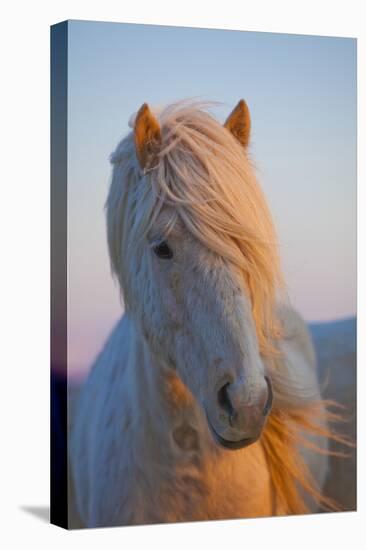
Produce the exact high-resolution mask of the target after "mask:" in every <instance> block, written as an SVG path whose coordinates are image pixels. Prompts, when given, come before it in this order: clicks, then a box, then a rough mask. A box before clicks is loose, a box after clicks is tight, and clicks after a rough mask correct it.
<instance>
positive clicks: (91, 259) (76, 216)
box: [68, 21, 356, 368]
mask: <svg viewBox="0 0 366 550" xmlns="http://www.w3.org/2000/svg"><path fill="white" fill-rule="evenodd" d="M68 84H69V103H68V105H69V113H68V115H69V118H68V124H69V126H68V132H69V142H68V143H69V149H68V151H69V157H68V170H69V172H68V174H69V195H68V201H69V218H68V223H69V363H70V365H71V367H73V368H84V367H86V366H88V363H90V361H91V360H92V358H93V357H94V355H95V353H96V352H97V351H98V349H99V347H100V345H101V344H102V342H103V340H104V339H105V337H106V335H107V334H108V332H109V331H110V329H111V327H112V326H113V323H114V322H115V320H116V319H117V318H118V316H119V314H120V311H121V306H120V303H119V296H118V291H117V289H116V287H115V285H114V283H113V282H112V279H111V276H110V272H109V263H108V257H107V248H106V237H105V220H104V212H103V205H104V202H105V199H106V194H107V190H108V183H109V177H110V165H109V162H108V157H109V154H110V153H111V152H112V151H113V149H114V147H115V146H116V144H117V143H118V141H119V140H120V139H121V137H123V136H124V135H125V133H126V132H127V130H128V126H127V123H128V119H129V118H130V116H131V114H132V113H133V112H135V111H136V110H137V109H138V108H139V107H140V105H141V104H142V103H143V102H145V101H147V102H149V103H151V104H152V105H161V104H165V103H169V102H172V101H175V100H177V99H183V98H186V97H197V96H198V97H200V98H202V99H209V100H216V101H220V102H222V103H223V104H224V105H223V106H222V107H220V108H218V109H216V114H217V116H218V117H219V118H220V119H221V120H224V118H225V117H226V115H227V114H228V112H229V111H230V110H231V109H232V108H233V107H234V105H235V104H236V103H237V101H238V100H239V99H240V98H241V97H243V98H244V99H245V100H246V101H247V103H248V105H249V108H250V111H251V116H252V127H253V132H252V143H251V155H252V157H253V159H254V161H255V164H256V166H257V169H258V178H259V180H260V182H261V184H262V187H263V189H264V192H265V194H266V196H267V199H268V202H269V205H270V208H271V211H272V214H273V217H274V220H275V223H276V226H277V230H278V234H279V240H280V245H281V254H282V260H283V266H284V271H285V276H286V280H287V284H288V291H289V296H290V299H291V301H292V303H293V304H294V306H295V307H297V309H298V310H299V311H300V312H301V313H302V314H303V316H304V317H305V318H306V319H308V320H330V319H334V318H339V317H343V316H348V315H353V314H355V312H356V41H355V40H353V39H349V38H347V39H345V38H327V37H313V36H298V35H282V34H270V33H252V32H242V31H220V30H206V29H189V28H178V27H158V26H147V25H130V24H122V23H96V22H82V21H72V22H70V23H69V81H68Z"/></svg>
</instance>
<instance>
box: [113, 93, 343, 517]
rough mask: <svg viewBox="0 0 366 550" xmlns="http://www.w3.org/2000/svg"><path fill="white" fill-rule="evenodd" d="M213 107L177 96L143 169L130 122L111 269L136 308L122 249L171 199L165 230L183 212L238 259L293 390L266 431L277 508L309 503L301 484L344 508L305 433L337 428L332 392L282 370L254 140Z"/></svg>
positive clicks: (270, 355) (118, 167)
mask: <svg viewBox="0 0 366 550" xmlns="http://www.w3.org/2000/svg"><path fill="white" fill-rule="evenodd" d="M207 107H209V105H205V104H201V103H195V102H191V101H190V102H178V103H175V104H173V105H170V106H168V107H167V108H164V109H163V110H161V111H160V113H158V115H157V116H158V120H159V123H160V126H161V135H162V147H161V149H160V151H159V153H158V162H157V163H156V165H155V166H154V167H153V168H151V169H149V170H146V171H145V172H142V171H141V170H140V168H139V164H138V162H137V159H136V153H135V147H134V141H133V134H132V132H131V133H130V134H129V135H128V136H127V137H126V138H125V139H124V140H123V141H122V142H121V143H120V145H119V146H118V148H117V149H116V151H115V152H114V153H113V155H112V157H111V162H112V164H113V165H114V175H113V179H112V184H111V189H110V193H109V197H108V201H107V205H106V206H107V210H108V216H107V222H108V243H109V251H110V258H111V263H112V269H113V272H114V273H115V274H116V276H117V277H118V279H119V282H120V287H121V290H122V294H123V299H124V303H125V306H126V309H128V308H129V307H130V299H131V298H130V294H129V286H130V283H129V275H128V273H127V270H126V269H125V265H124V259H125V258H128V257H129V251H132V250H133V249H134V250H136V247H138V246H141V244H142V242H143V238H144V236H146V234H147V232H148V230H149V228H150V226H151V224H152V223H153V221H154V219H156V217H157V216H158V214H159V212H160V211H161V209H162V208H163V206H164V205H172V206H174V214H173V215H172V218H171V219H170V220H169V221H168V223H167V227H166V231H167V232H169V230H170V228H171V227H172V226H173V225H174V223H175V220H176V219H177V217H179V219H180V220H181V221H183V223H184V225H185V226H186V227H187V229H188V230H189V231H190V232H191V234H192V235H193V236H194V237H196V238H197V239H198V240H199V241H201V242H202V243H203V244H204V245H205V246H206V247H208V248H209V249H211V250H212V251H213V252H215V253H216V254H217V255H218V256H219V257H221V258H222V259H223V261H225V262H229V263H230V264H232V265H234V266H235V267H236V269H237V270H238V271H239V272H240V273H241V275H242V281H243V286H244V287H245V289H247V291H248V292H249V296H250V299H251V304H252V313H253V318H254V321H255V326H256V332H257V337H258V342H259V348H260V352H261V355H262V356H263V357H265V358H266V361H267V362H268V363H269V364H270V367H271V371H272V377H273V379H274V388H275V389H276V388H277V389H278V393H279V394H281V391H282V392H285V391H287V397H288V400H289V401H290V402H291V403H292V406H291V407H290V408H289V409H287V410H286V409H284V408H283V406H282V407H281V402H282V400H281V399H278V400H277V404H276V399H275V405H274V408H273V410H272V413H271V415H270V417H269V419H268V422H267V426H266V428H265V431H264V433H263V436H262V439H261V441H262V445H263V448H264V451H265V455H266V458H267V463H268V468H269V470H270V472H271V479H272V483H273V489H274V494H275V495H277V499H278V501H279V509H280V510H281V511H282V513H283V514H289V513H303V512H305V511H306V510H307V507H306V504H305V501H304V498H303V496H302V489H303V490H304V491H305V492H306V493H308V494H310V495H311V496H312V497H313V498H314V499H315V501H316V502H318V503H319V504H320V505H322V506H326V507H328V508H331V509H336V508H337V507H336V505H335V503H333V502H332V501H330V500H329V499H327V498H326V497H324V496H323V495H322V494H321V493H320V492H319V490H318V489H317V488H316V486H315V485H314V483H313V481H312V480H311V478H310V473H309V471H308V469H307V467H306V466H305V464H304V463H303V462H302V461H301V459H300V454H299V451H298V444H299V443H301V444H303V445H310V443H307V442H306V433H309V434H317V435H322V436H324V437H338V436H334V434H333V433H332V432H331V431H329V430H328V429H326V428H325V427H324V425H322V421H324V420H325V419H328V420H329V419H330V420H337V419H338V416H337V415H334V414H333V413H324V414H320V413H319V410H320V405H324V402H323V403H319V402H313V401H311V400H310V399H309V401H308V402H306V400H304V399H300V400H299V402H300V403H301V405H296V403H297V395H296V394H293V395H289V393H288V392H289V390H290V389H292V390H293V388H289V387H287V388H285V385H284V384H282V383H281V380H280V377H278V379H276V363H277V361H279V360H280V357H279V352H278V346H277V345H276V341H278V339H279V338H281V327H280V320H279V319H278V316H277V298H278V293H279V292H280V291H281V290H282V289H283V286H284V285H283V277H282V273H281V268H280V261H279V254H278V245H277V238H276V233H275V229H274V225H273V222H272V219H271V215H270V212H269V209H268V207H267V204H266V201H265V198H264V195H263V193H262V191H261V189H260V187H259V185H258V183H257V180H256V177H255V173H254V170H253V166H252V164H251V161H250V158H249V156H248V151H247V149H245V148H244V147H242V145H241V144H240V143H239V142H238V141H237V140H236V139H235V138H234V137H233V135H232V134H231V133H230V132H229V130H227V129H225V128H223V126H222V125H221V124H220V123H219V122H218V121H217V120H215V119H214V118H213V117H212V116H211V115H210V114H209V113H208V112H207V109H206V108H207ZM278 376H279V375H278ZM275 398H276V395H275ZM300 430H301V433H302V436H301V437H302V439H301V438H300V435H299V433H300ZM304 434H305V435H304ZM338 439H341V440H342V441H343V442H345V439H342V438H339V437H338ZM319 452H320V450H319ZM301 488H302V489H301Z"/></svg>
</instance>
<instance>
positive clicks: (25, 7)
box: [0, 0, 366, 550]
mask: <svg viewBox="0 0 366 550" xmlns="http://www.w3.org/2000/svg"><path fill="white" fill-rule="evenodd" d="M362 5H363V2H362V1H353V0H348V2H347V3H340V2H338V1H336V0H333V1H328V0H323V1H322V2H320V1H319V0H316V1H315V0H303V1H302V2H299V1H297V2H294V1H290V0H289V1H283V0H276V1H273V2H270V1H268V2H264V1H260V0H251V2H245V1H243V0H242V1H237V2H235V1H233V0H225V2H220V3H217V4H214V2H213V0H211V1H205V2H203V1H201V2H198V1H197V0H185V1H184V2H183V3H178V2H172V1H170V2H168V1H167V2H163V1H159V0H152V1H151V0H150V1H149V0H145V1H142V0H135V1H134V2H129V3H126V2H121V0H118V1H110V2H107V1H106V0H103V1H102V2H97V1H96V0H88V1H87V2H83V1H79V2H78V1H76V0H73V1H70V0H63V1H55V0H54V1H53V2H48V3H46V2H42V1H40V0H33V2H25V1H24V2H16V1H14V2H12V3H8V5H7V7H6V12H7V13H6V14H4V13H3V17H2V32H1V33H0V39H1V52H2V54H3V55H2V58H3V61H2V70H1V86H0V89H1V94H2V101H1V109H2V115H1V119H0V120H1V134H2V137H3V139H2V155H1V159H2V160H1V163H0V166H1V171H2V177H1V180H0V181H1V184H0V189H1V201H0V205H1V216H0V220H1V232H0V235H1V242H2V246H1V275H2V284H1V302H0V303H1V306H2V307H1V313H2V316H1V318H2V320H3V324H2V332H1V335H2V338H1V344H2V346H1V347H2V352H3V353H2V354H1V358H2V361H1V373H2V380H1V382H2V384H1V387H2V392H1V399H0V406H1V415H0V418H1V426H2V428H1V449H2V450H1V468H0V476H1V478H0V482H1V483H0V487H1V503H0V507H1V509H0V520H1V524H2V529H1V534H0V540H1V541H2V542H3V544H2V547H3V548H9V547H10V548H12V547H14V548H18V547H19V548H22V547H25V545H26V544H27V543H28V544H27V545H29V544H32V545H33V544H34V545H36V546H37V548H39V549H43V548H47V549H48V548H49V547H52V548H54V549H57V548H64V547H65V545H66V544H67V545H68V546H69V547H70V548H79V546H80V545H83V547H88V548H99V547H100V545H101V544H102V545H105V547H108V549H109V548H121V547H122V545H123V544H126V545H127V547H130V546H129V545H132V544H133V545H136V546H137V547H138V545H140V544H141V545H145V546H146V547H149V548H151V547H153V548H154V547H155V546H156V547H159V549H162V548H171V547H172V546H173V545H174V547H175V548H186V547H187V545H193V548H196V547H198V546H199V545H205V546H207V547H208V546H209V547H210V548H219V547H220V548H223V547H225V548H230V546H234V545H240V547H245V548H246V549H247V550H248V549H249V548H251V547H256V548H262V547H264V545H267V547H270V548H272V547H274V548H277V547H278V548H283V549H286V548H291V550H293V548H296V549H301V548H307V549H308V548H309V547H315V548H322V547H325V546H327V547H331V548H342V549H344V548H345V547H352V548H359V547H360V546H361V544H362V542H360V541H362V539H363V538H364V536H362V534H363V533H364V529H362V522H363V521H365V519H366V517H365V506H364V502H365V499H364V493H365V491H364V489H365V475H364V474H363V469H362V467H361V468H359V487H360V489H359V512H358V513H356V514H355V513H348V514H333V515H332V514H328V515H318V516H311V517H303V518H300V517H296V518H275V519H268V520H250V521H248V520H247V521H231V522H211V523H206V524H187V525H178V526H175V525H169V526H154V527H137V528H118V529H102V530H91V531H84V532H74V533H67V532H64V531H62V530H60V529H58V528H56V527H54V526H49V525H47V523H45V522H42V521H41V520H39V519H38V518H36V517H34V516H33V515H31V514H29V513H27V512H25V511H24V510H23V509H22V508H21V507H22V506H45V505H47V504H48V498H49V477H48V471H49V377H48V369H49V25H51V24H53V23H56V22H59V21H62V20H64V19H90V20H104V21H124V22H134V23H151V24H166V25H168V24H170V25H178V26H194V27H213V28H228V29H243V30H256V31H275V32H288V33H292V34H294V33H301V34H321V35H329V36H350V37H357V38H358V66H359V72H358V94H359V95H358V97H359V112H358V114H359V140H358V151H359V156H358V161H359V170H358V181H359V193H358V200H359V202H358V211H359V214H360V215H359V229H358V231H359V233H358V235H359V238H358V241H359V244H358V249H359V273H358V280H359V281H360V284H359V301H358V304H359V306H358V307H359V309H358V319H359V336H360V337H359V340H360V342H359V358H358V363H359V366H360V367H359V369H358V393H359V395H360V396H361V395H362V388H365V374H364V370H365V369H364V368H363V367H362V363H363V359H364V357H365V353H364V346H363V345H362V342H361V340H362V334H365V318H364V311H365V290H364V288H365V283H363V281H365V280H366V276H365V275H366V273H365V256H364V254H362V250H361V248H362V245H361V243H362V235H363V231H364V228H365V227H364V225H365V224H364V218H365V216H364V215H363V216H362V214H363V213H364V212H365V200H364V199H365V191H364V190H363V189H362V185H361V182H364V181H365V161H364V157H365V155H364V153H363V155H362V151H363V152H365V151H366V145H365V122H364V121H365V120H366V116H365V100H364V98H365V88H366V87H365V71H364V68H365V66H366V56H365V44H366V40H365V32H364V17H363V16H362ZM4 11H5V10H4V7H3V12H4ZM147 55H148V52H147ZM4 126H5V127H4ZM4 305H5V308H4ZM364 403H365V401H364V400H361V399H359V416H358V419H359V422H358V424H359V464H361V465H362V464H363V463H366V462H365V452H364V451H365V443H364V442H365V441H366V438H365V437H364V433H363V432H364V430H363V427H362V424H363V418H365V416H364V406H365V405H364ZM3 539H4V541H3ZM5 539H6V540H7V542H5ZM4 542H5V544H4Z"/></svg>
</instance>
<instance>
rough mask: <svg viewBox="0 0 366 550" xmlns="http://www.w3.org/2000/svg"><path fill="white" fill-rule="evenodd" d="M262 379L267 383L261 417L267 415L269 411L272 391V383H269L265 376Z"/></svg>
mask: <svg viewBox="0 0 366 550" xmlns="http://www.w3.org/2000/svg"><path fill="white" fill-rule="evenodd" d="M264 379H265V381H266V383H267V389H268V395H267V401H266V404H265V405H264V409H263V416H267V414H268V413H269V411H270V410H271V407H272V402H273V391H272V383H271V381H270V379H269V378H268V376H265V377H264Z"/></svg>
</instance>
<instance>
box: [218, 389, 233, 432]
mask: <svg viewBox="0 0 366 550" xmlns="http://www.w3.org/2000/svg"><path fill="white" fill-rule="evenodd" d="M229 385H230V383H229V382H228V383H227V384H225V385H224V386H222V388H221V389H219V391H218V392H217V399H218V402H219V405H220V407H221V408H222V409H224V411H225V412H226V413H227V414H228V415H229V422H230V424H232V421H233V418H234V417H235V415H236V412H235V409H234V407H233V406H232V403H231V401H230V397H229V393H228V391H227V389H228V386H229Z"/></svg>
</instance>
